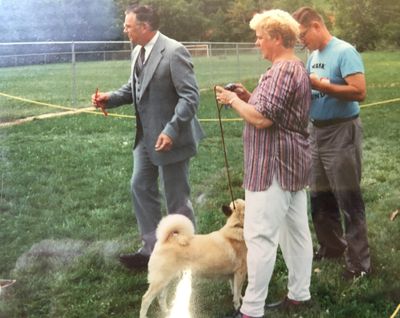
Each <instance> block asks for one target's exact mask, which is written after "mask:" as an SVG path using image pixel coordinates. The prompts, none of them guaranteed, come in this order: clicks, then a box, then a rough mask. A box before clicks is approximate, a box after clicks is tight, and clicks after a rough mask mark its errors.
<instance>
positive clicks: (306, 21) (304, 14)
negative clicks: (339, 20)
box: [292, 7, 324, 27]
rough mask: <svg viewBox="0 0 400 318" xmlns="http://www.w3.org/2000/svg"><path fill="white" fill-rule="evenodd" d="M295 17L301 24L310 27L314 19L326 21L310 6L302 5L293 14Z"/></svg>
mask: <svg viewBox="0 0 400 318" xmlns="http://www.w3.org/2000/svg"><path fill="white" fill-rule="evenodd" d="M292 16H293V18H294V19H295V20H296V21H297V22H298V23H300V24H301V25H303V26H305V27H308V26H310V24H311V23H312V22H313V21H318V22H321V23H324V19H323V18H322V16H321V15H320V14H319V13H318V12H317V11H315V10H314V9H312V8H310V7H301V8H300V9H298V10H296V11H295V12H294V13H293V14H292Z"/></svg>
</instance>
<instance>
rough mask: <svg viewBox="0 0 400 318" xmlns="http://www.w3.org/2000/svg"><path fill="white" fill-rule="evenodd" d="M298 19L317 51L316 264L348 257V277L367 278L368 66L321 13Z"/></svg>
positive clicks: (311, 63)
mask: <svg viewBox="0 0 400 318" xmlns="http://www.w3.org/2000/svg"><path fill="white" fill-rule="evenodd" d="M293 16H294V18H295V19H296V20H297V21H298V22H299V23H300V40H301V41H302V42H303V44H304V46H305V47H307V48H308V49H309V50H310V51H312V53H311V55H310V56H309V58H308V61H307V70H308V72H309V73H310V80H311V86H312V104H311V111H310V121H311V123H312V124H311V125H310V143H311V151H312V169H311V213H312V218H313V223H314V228H315V232H316V236H317V239H318V243H319V245H320V247H319V250H318V251H317V252H316V254H315V258H314V259H315V260H320V259H324V258H325V259H332V258H339V257H341V256H342V254H345V261H346V270H345V272H344V273H343V276H344V278H347V279H349V278H355V277H359V276H364V275H365V274H368V273H370V271H371V261H370V254H369V246H368V239H367V225H366V220H365V208H364V201H363V197H362V194H361V189H360V181H361V142H362V127H361V120H360V118H359V112H360V107H359V104H358V103H359V102H360V101H363V100H364V99H365V96H366V83H365V76H364V66H363V62H362V60H361V57H360V55H359V53H358V52H357V51H356V50H355V48H354V47H353V46H351V45H350V44H349V43H347V42H345V41H342V40H340V39H338V38H336V37H333V36H332V35H331V34H330V32H329V31H328V29H327V27H326V26H325V23H324V20H323V19H322V17H321V16H320V15H319V14H318V13H317V12H316V11H315V10H313V9H311V8H308V7H303V8H300V9H298V10H297V11H296V12H295V13H293ZM340 211H341V212H342V213H343V217H344V228H345V233H344V235H343V229H342V223H341V214H340Z"/></svg>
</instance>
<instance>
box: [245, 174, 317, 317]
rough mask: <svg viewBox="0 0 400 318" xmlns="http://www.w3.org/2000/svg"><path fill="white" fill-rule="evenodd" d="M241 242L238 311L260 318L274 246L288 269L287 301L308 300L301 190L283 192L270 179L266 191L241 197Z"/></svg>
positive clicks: (308, 249) (308, 244) (308, 245)
mask: <svg viewBox="0 0 400 318" xmlns="http://www.w3.org/2000/svg"><path fill="white" fill-rule="evenodd" d="M245 196H246V197H245V198H246V211H245V221H244V238H245V241H246V245H247V249H248V252H247V267H248V285H247V288H246V293H245V296H244V298H243V304H242V307H241V309H240V311H241V312H242V313H243V314H246V315H248V316H252V317H262V316H264V305H265V299H266V298H267V295H268V285H269V282H270V280H271V276H272V272H273V270H274V265H275V260H276V253H277V249H278V244H279V245H280V248H281V251H282V255H283V258H284V260H285V263H286V266H287V268H288V272H289V277H288V295H287V296H288V297H289V298H290V299H293V300H298V301H305V300H309V299H310V298H311V296H310V290H309V288H310V280H311V270H312V268H311V267H312V258H313V249H312V240H311V235H310V229H309V226H308V216H307V194H306V191H305V190H301V191H297V192H290V191H285V190H283V189H282V188H281V187H280V185H279V183H278V182H277V181H276V179H274V181H273V183H272V185H271V187H269V188H268V189H267V190H266V191H261V192H251V191H247V190H246V193H245Z"/></svg>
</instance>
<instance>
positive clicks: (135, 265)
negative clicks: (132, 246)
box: [119, 252, 150, 270]
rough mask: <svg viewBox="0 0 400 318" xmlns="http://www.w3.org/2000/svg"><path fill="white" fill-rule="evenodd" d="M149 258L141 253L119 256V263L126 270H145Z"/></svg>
mask: <svg viewBox="0 0 400 318" xmlns="http://www.w3.org/2000/svg"><path fill="white" fill-rule="evenodd" d="M149 259H150V256H148V255H145V254H142V253H139V252H137V253H131V254H121V255H120V256H119V261H120V262H121V264H122V265H124V266H125V267H126V268H128V269H132V270H146V269H147V265H148V263H149Z"/></svg>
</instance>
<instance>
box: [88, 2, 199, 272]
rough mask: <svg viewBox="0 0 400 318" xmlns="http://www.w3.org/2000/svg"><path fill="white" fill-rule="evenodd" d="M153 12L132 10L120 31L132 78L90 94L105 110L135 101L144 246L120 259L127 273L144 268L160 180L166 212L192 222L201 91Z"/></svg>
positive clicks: (137, 203)
mask: <svg viewBox="0 0 400 318" xmlns="http://www.w3.org/2000/svg"><path fill="white" fill-rule="evenodd" d="M158 27H159V18H158V15H157V13H156V11H155V9H154V8H152V7H151V6H145V5H133V6H130V7H129V8H128V9H127V10H126V12H125V23H124V32H125V33H126V34H127V35H128V37H129V40H130V41H131V42H132V43H135V44H137V46H136V47H135V48H134V50H133V52H132V69H131V77H130V79H129V81H128V83H126V84H125V85H123V86H122V87H121V88H120V89H118V90H116V91H113V92H107V93H98V94H96V95H93V96H92V103H93V104H95V105H97V106H104V107H106V108H112V107H118V106H120V105H123V104H128V103H133V104H134V107H135V113H136V137H135V143H134V147H133V149H134V150H133V159H134V168H133V175H132V180H131V189H132V199H133V207H134V210H135V215H136V219H137V223H138V226H139V231H140V234H141V238H142V241H143V246H142V248H141V249H140V250H139V251H137V252H135V253H132V254H125V255H120V261H121V263H122V264H124V265H125V266H126V267H128V268H130V269H143V268H147V263H148V260H149V256H150V254H151V252H152V250H153V247H154V244H155V242H156V237H155V230H156V227H157V225H158V222H159V221H160V219H161V217H162V214H161V202H160V193H159V184H158V179H159V177H160V181H161V184H162V187H163V189H164V194H165V199H166V207H167V210H168V213H179V214H183V215H185V216H187V217H188V218H189V219H190V220H192V222H193V223H195V218H194V213H193V208H192V204H191V201H190V186H189V180H188V179H189V177H188V171H189V161H190V158H191V157H193V156H194V155H195V154H196V153H197V148H198V143H199V141H200V139H202V138H203V137H204V134H203V130H202V129H201V127H200V124H199V122H198V120H197V118H196V112H197V109H198V105H199V90H198V86H197V83H196V78H195V75H194V72H193V64H192V62H191V57H190V54H189V52H188V51H187V50H186V48H185V47H184V46H183V45H182V44H180V43H178V42H177V41H175V40H173V39H170V38H168V37H166V36H165V35H163V34H161V33H160V32H159V31H158Z"/></svg>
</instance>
